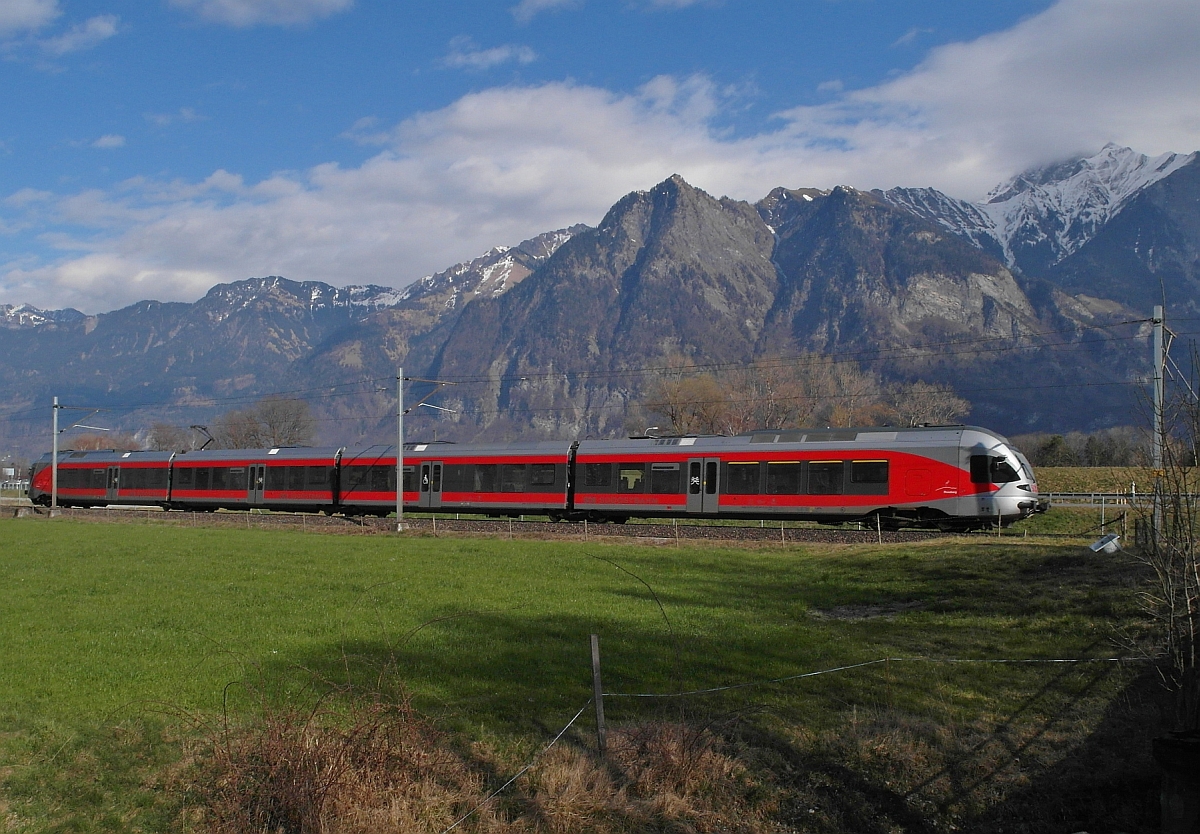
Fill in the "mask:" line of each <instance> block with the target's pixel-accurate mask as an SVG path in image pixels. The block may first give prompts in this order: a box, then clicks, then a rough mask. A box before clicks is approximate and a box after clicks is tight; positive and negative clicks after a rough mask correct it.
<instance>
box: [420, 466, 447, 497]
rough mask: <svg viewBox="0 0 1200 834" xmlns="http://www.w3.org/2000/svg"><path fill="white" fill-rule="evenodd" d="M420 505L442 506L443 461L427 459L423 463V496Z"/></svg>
mask: <svg viewBox="0 0 1200 834" xmlns="http://www.w3.org/2000/svg"><path fill="white" fill-rule="evenodd" d="M417 503H418V506H421V507H430V508H433V507H440V506H442V462H441V461H440V460H427V461H425V462H424V463H422V464H421V497H420V498H419V499H418V502H417Z"/></svg>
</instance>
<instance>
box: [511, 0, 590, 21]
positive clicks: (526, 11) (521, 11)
mask: <svg viewBox="0 0 1200 834" xmlns="http://www.w3.org/2000/svg"><path fill="white" fill-rule="evenodd" d="M582 5H583V0H521V2H520V3H518V4H517V5H515V6H513V7H512V9H510V11H511V12H512V16H513V17H515V18H516V19H517V21H518V22H520V23H528V22H529V21H531V20H533V18H535V17H537V16H538V15H539V14H541V13H542V12H550V11H558V10H560V9H570V8H578V7H579V6H582Z"/></svg>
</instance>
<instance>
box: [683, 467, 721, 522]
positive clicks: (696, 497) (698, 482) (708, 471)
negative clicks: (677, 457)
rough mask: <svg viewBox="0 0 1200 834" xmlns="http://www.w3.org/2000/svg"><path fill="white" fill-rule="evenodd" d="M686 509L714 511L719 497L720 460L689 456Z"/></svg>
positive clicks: (689, 510)
mask: <svg viewBox="0 0 1200 834" xmlns="http://www.w3.org/2000/svg"><path fill="white" fill-rule="evenodd" d="M687 467H688V469H687V511H688V512H689V513H715V512H716V511H717V499H718V498H720V495H721V491H720V473H721V462H720V460H718V459H717V458H690V459H689V460H688V464H687Z"/></svg>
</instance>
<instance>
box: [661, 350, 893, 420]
mask: <svg viewBox="0 0 1200 834" xmlns="http://www.w3.org/2000/svg"><path fill="white" fill-rule="evenodd" d="M667 366H668V367H667V370H665V371H663V372H662V374H660V376H659V378H658V379H657V380H656V381H655V382H654V384H653V385H652V386H651V388H650V391H649V392H648V396H647V399H646V402H645V407H646V409H647V411H649V412H650V413H652V414H656V415H660V416H661V417H662V419H663V420H665V421H666V422H668V423H670V426H671V430H672V431H674V432H676V433H680V434H683V433H688V432H705V433H720V434H738V433H740V432H745V431H750V430H753V429H779V428H787V427H802V426H814V425H846V426H848V425H870V424H874V423H879V422H883V421H884V420H887V419H889V418H890V415H891V413H892V411H891V408H890V407H889V406H888V405H887V403H886V402H885V397H884V390H883V387H882V385H881V384H880V382H879V378H878V376H876V375H875V374H873V373H869V372H866V371H863V370H862V369H861V368H859V367H858V365H856V364H854V363H852V362H836V361H833V360H832V359H830V358H829V357H824V356H820V355H817V354H804V355H801V356H798V357H789V358H787V359H782V358H763V359H760V360H758V361H756V362H754V363H752V364H750V365H748V366H746V367H744V368H738V369H735V370H729V371H725V372H724V373H722V374H721V375H720V377H719V378H718V377H716V376H714V375H712V374H710V373H696V372H694V371H691V370H690V369H689V368H688V367H687V365H686V364H685V363H684V361H683V360H682V359H681V358H679V357H674V358H672V359H668V360H667Z"/></svg>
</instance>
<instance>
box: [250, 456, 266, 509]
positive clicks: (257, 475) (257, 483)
mask: <svg viewBox="0 0 1200 834" xmlns="http://www.w3.org/2000/svg"><path fill="white" fill-rule="evenodd" d="M247 468H248V469H249V474H250V479H249V483H248V484H247V488H246V499H247V500H248V501H249V502H250V505H251V506H262V504H263V500H264V496H263V492H264V491H265V490H266V487H267V465H266V464H265V463H252V464H250V466H249V467H247Z"/></svg>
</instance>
